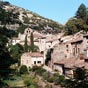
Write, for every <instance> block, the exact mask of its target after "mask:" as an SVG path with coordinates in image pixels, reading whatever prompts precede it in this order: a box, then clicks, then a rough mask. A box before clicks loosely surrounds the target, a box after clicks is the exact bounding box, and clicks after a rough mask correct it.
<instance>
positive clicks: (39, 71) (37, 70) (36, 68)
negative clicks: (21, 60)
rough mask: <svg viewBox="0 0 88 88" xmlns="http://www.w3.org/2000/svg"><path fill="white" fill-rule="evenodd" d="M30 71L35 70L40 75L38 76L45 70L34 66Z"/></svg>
mask: <svg viewBox="0 0 88 88" xmlns="http://www.w3.org/2000/svg"><path fill="white" fill-rule="evenodd" d="M32 71H33V72H35V73H36V74H38V75H40V76H42V74H43V73H44V72H46V70H45V69H43V68H42V67H41V66H34V67H33V68H32Z"/></svg>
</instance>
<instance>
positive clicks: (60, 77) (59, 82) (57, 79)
mask: <svg viewBox="0 0 88 88" xmlns="http://www.w3.org/2000/svg"><path fill="white" fill-rule="evenodd" d="M64 80H65V77H64V76H63V75H60V76H58V77H57V78H56V80H55V85H59V84H62V83H63V82H64Z"/></svg>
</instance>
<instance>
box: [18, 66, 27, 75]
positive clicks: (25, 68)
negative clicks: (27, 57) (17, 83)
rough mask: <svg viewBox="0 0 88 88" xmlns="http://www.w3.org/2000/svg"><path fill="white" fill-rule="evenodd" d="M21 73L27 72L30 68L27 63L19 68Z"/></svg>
mask: <svg viewBox="0 0 88 88" xmlns="http://www.w3.org/2000/svg"><path fill="white" fill-rule="evenodd" d="M19 72H20V74H27V73H28V68H27V66H25V65H22V66H21V67H20V70H19Z"/></svg>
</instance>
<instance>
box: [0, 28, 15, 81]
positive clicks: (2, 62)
mask: <svg viewBox="0 0 88 88" xmlns="http://www.w3.org/2000/svg"><path fill="white" fill-rule="evenodd" d="M8 31H10V30H8ZM7 33H8V32H6V30H4V29H3V28H0V80H1V79H2V78H3V77H5V78H6V77H7V75H8V74H9V73H10V72H11V70H10V66H11V65H12V64H14V63H15V60H13V58H12V57H11V55H10V52H9V51H8V47H7V46H6V45H7V43H8V39H9V37H8V36H7Z"/></svg>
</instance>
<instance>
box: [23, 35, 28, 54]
mask: <svg viewBox="0 0 88 88" xmlns="http://www.w3.org/2000/svg"><path fill="white" fill-rule="evenodd" d="M28 48H29V46H28V44H27V35H26V36H25V43H24V52H28Z"/></svg>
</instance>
